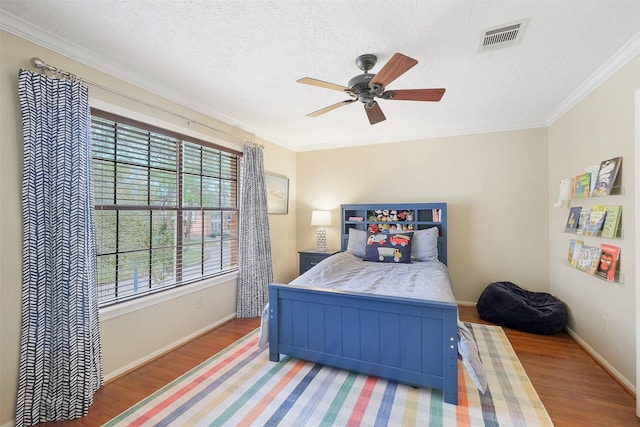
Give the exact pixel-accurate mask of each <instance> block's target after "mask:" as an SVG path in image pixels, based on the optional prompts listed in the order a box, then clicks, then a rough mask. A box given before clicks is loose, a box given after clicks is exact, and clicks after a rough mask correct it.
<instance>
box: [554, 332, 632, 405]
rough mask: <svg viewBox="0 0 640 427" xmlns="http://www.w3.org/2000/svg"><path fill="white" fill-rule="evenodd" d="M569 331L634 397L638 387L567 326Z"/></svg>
mask: <svg viewBox="0 0 640 427" xmlns="http://www.w3.org/2000/svg"><path fill="white" fill-rule="evenodd" d="M565 329H566V331H567V333H568V334H569V335H571V338H573V339H574V340H576V342H577V343H578V345H579V346H580V347H581V348H582V349H583V350H584V351H585V352H587V354H589V356H591V357H593V358H594V359H595V360H596V361H597V362H598V364H600V366H602V368H603V369H604V370H605V371H607V372H608V373H609V375H611V376H612V377H614V378H615V379H616V381H618V382H619V383H620V385H622V387H624V388H625V389H626V390H627V391H628V392H629V393H631V394H632V395H633V396H634V397H635V396H636V395H637V394H636V387H635V386H634V385H633V384H632V383H631V382H629V381H628V380H627V379H626V378H625V377H623V376H622V374H620V372H618V371H617V370H616V369H615V368H614V367H613V366H611V364H610V363H609V362H607V360H606V359H605V358H604V357H602V356H600V355H599V354H598V352H597V351H595V350H594V349H593V348H592V347H591V346H590V345H589V344H587V343H586V342H585V341H584V340H583V339H582V338H580V337H579V336H578V334H576V333H575V332H574V331H573V330H572V329H571V328H569V327H566V328H565Z"/></svg>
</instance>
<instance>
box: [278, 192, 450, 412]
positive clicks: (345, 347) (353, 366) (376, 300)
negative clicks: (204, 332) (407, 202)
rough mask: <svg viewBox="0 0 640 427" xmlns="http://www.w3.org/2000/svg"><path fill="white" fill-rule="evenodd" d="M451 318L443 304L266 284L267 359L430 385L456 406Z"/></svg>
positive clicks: (418, 385) (416, 384) (448, 309)
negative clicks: (295, 360)
mask: <svg viewBox="0 0 640 427" xmlns="http://www.w3.org/2000/svg"><path fill="white" fill-rule="evenodd" d="M432 205H434V204H421V206H427V207H428V206H432ZM438 205H439V206H441V205H442V204H438ZM376 206H379V204H378V205H376ZM411 206H415V204H413V205H411ZM445 212H446V211H445ZM444 224H445V225H446V221H445V222H444ZM443 235H444V236H445V237H446V233H443ZM440 255H441V254H440ZM445 257H446V254H445ZM445 259H446V258H445ZM457 320H458V307H457V305H456V304H455V303H450V302H438V301H426V300H417V299H412V298H401V297H390V296H382V295H371V294H363V293H357V292H345V291H336V290H331V289H324V288H310V287H299V286H291V285H281V284H270V285H269V360H271V361H274V362H277V361H279V360H280V355H281V354H286V355H289V356H291V357H295V358H298V359H302V360H307V361H310V362H315V363H320V364H323V365H328V366H334V367H337V368H342V369H347V370H350V371H354V372H357V373H361V374H365V375H372V376H376V377H379V378H384V379H387V380H390V381H395V382H399V383H404V384H409V385H412V386H417V387H431V388H434V389H438V390H442V391H443V394H444V401H445V402H447V403H451V404H457V403H458V331H457Z"/></svg>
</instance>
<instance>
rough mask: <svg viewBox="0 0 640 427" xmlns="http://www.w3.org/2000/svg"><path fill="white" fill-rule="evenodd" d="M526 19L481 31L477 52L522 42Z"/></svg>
mask: <svg viewBox="0 0 640 427" xmlns="http://www.w3.org/2000/svg"><path fill="white" fill-rule="evenodd" d="M527 21H528V20H527V19H525V20H522V21H518V22H512V23H511V24H506V25H501V26H499V27H495V28H489V29H487V30H483V31H482V40H480V49H478V51H479V52H485V51H487V50H493V49H502V48H504V47H509V46H514V45H516V44H518V43H520V41H521V40H522V37H523V35H524V29H525V28H526V26H527Z"/></svg>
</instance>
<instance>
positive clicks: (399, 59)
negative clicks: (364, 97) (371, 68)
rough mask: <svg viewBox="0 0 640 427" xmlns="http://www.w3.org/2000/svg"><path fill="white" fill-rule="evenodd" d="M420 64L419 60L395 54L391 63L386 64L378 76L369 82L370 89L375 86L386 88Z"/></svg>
mask: <svg viewBox="0 0 640 427" xmlns="http://www.w3.org/2000/svg"><path fill="white" fill-rule="evenodd" d="M417 63H418V61H417V60H415V59H413V58H409V57H408V56H405V55H403V54H401V53H395V54H394V55H393V56H392V57H391V59H390V60H389V62H387V63H386V64H384V67H382V69H381V70H380V72H378V74H376V76H375V77H374V78H373V79H371V81H370V82H369V87H373V85H374V84H378V85H381V86H382V87H386V86H387V85H388V84H389V83H391V82H392V81H394V80H395V79H397V78H398V77H400V76H401V75H403V74H404V73H406V72H407V70H409V69H410V68H411V67H413V66H414V65H416V64H417Z"/></svg>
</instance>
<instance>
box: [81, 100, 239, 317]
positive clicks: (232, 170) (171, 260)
mask: <svg viewBox="0 0 640 427" xmlns="http://www.w3.org/2000/svg"><path fill="white" fill-rule="evenodd" d="M91 131H92V139H93V176H94V192H95V223H96V246H97V264H98V304H99V306H101V307H105V306H107V305H112V304H115V303H118V302H121V301H125V300H130V299H133V298H137V297H140V296H143V295H148V294H150V293H155V292H157V291H161V290H165V289H169V288H174V287H176V286H181V285H185V284H187V283H191V282H195V281H198V280H201V279H204V278H207V277H212V276H215V275H219V274H222V273H226V272H229V271H232V270H236V269H237V247H238V233H237V230H238V227H237V226H238V207H237V191H238V171H239V161H240V156H241V154H240V153H239V152H236V151H233V150H230V149H227V148H224V147H219V146H216V145H214V144H211V143H207V142H205V141H200V140H197V139H195V138H191V137H187V136H185V135H180V134H177V133H174V132H171V131H166V130H162V129H158V128H155V127H152V126H149V125H146V124H143V123H139V122H135V121H132V120H129V119H127V118H123V117H119V116H115V115H112V114H109V113H105V112H103V111H99V110H92V121H91Z"/></svg>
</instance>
